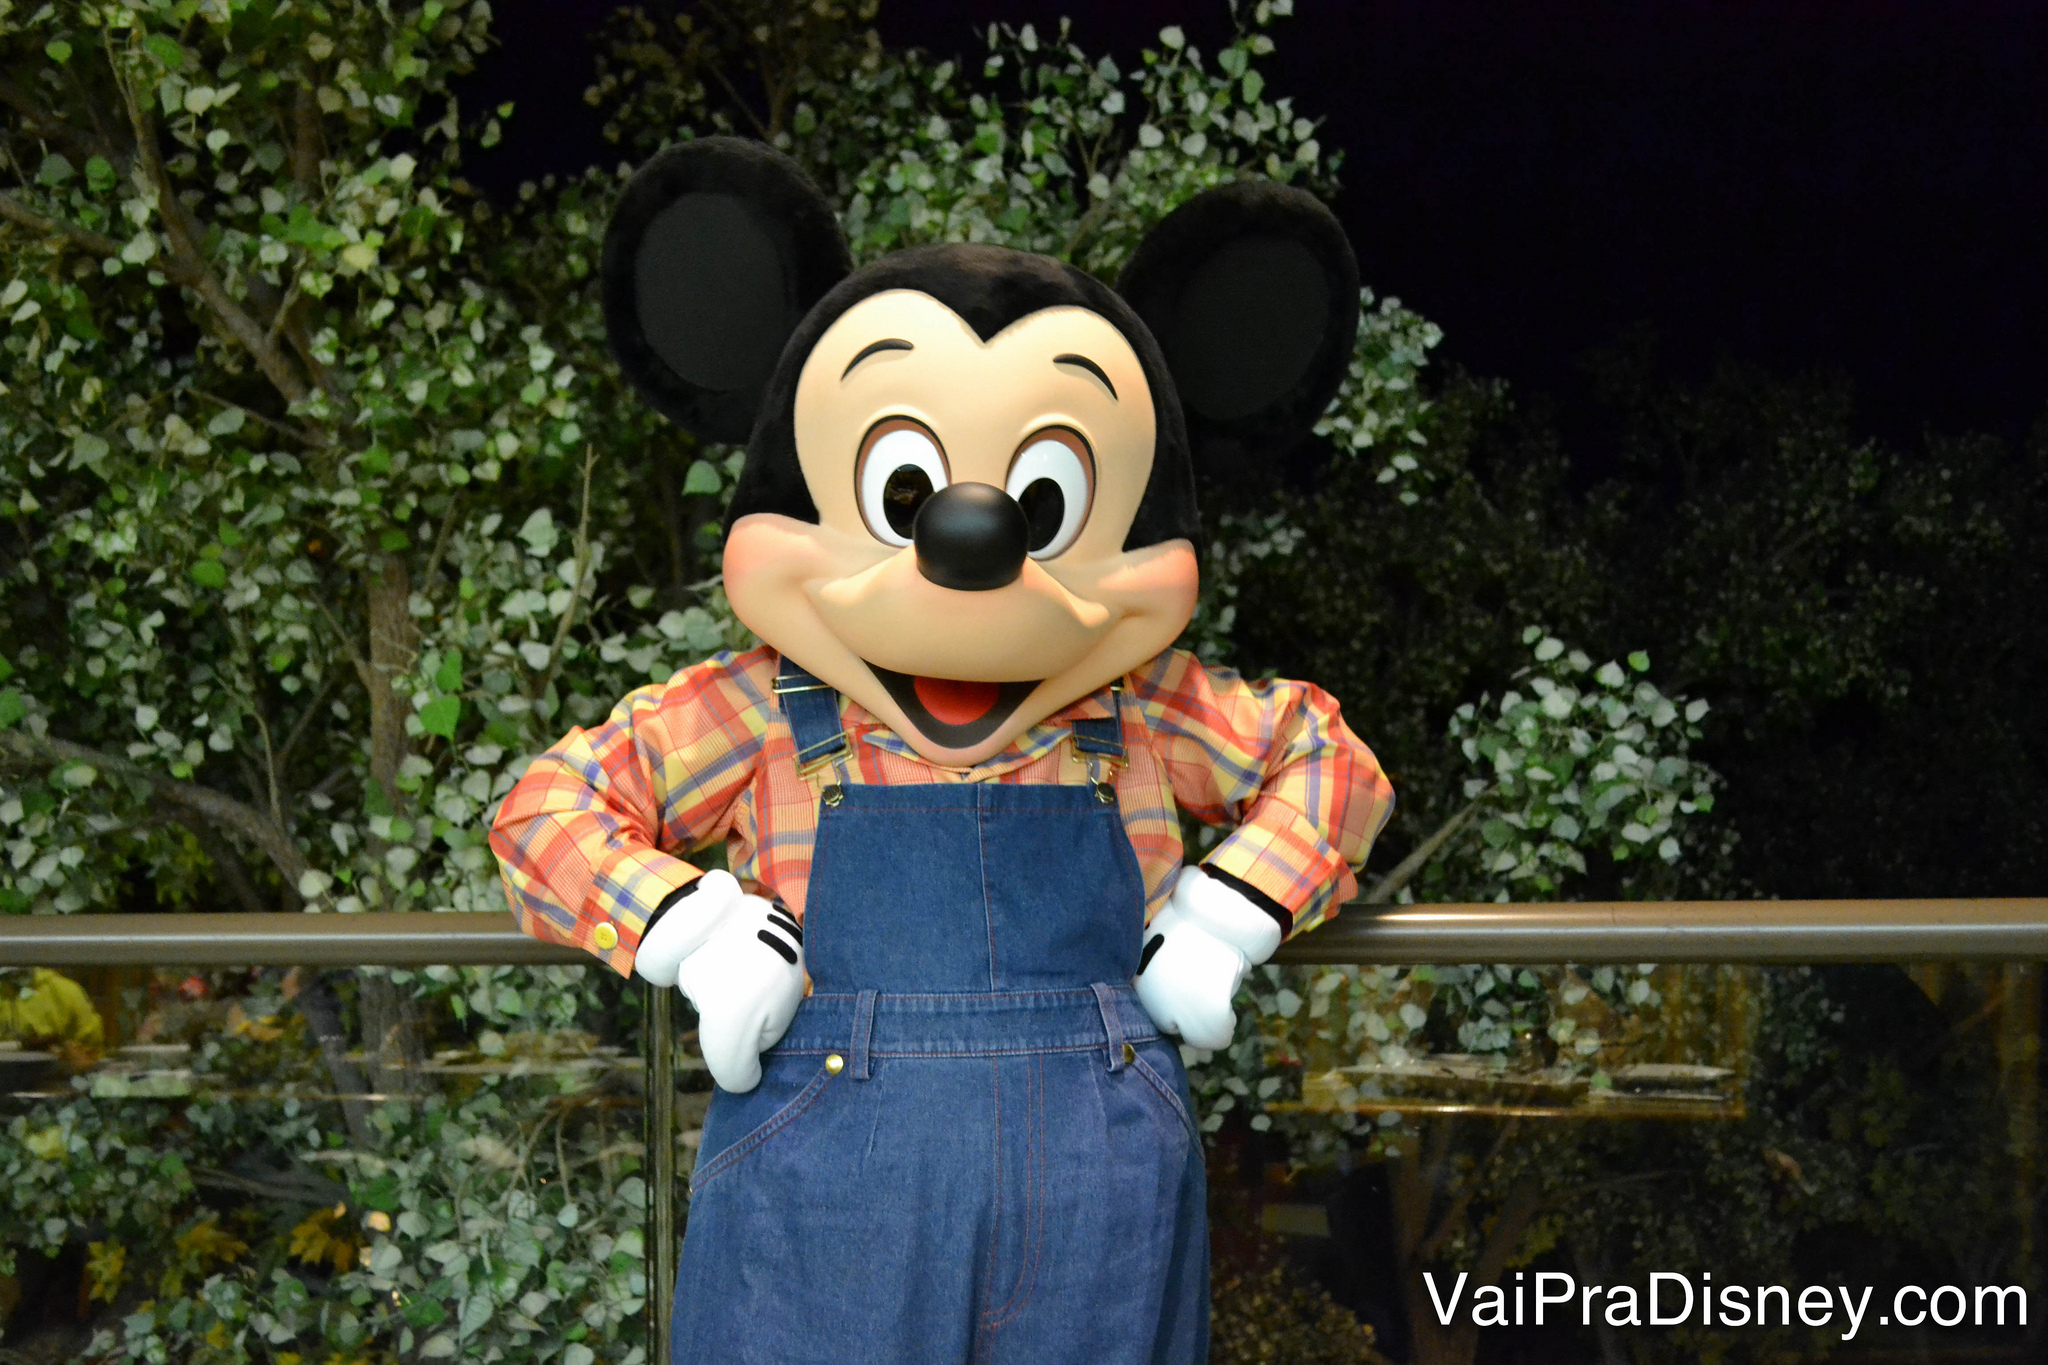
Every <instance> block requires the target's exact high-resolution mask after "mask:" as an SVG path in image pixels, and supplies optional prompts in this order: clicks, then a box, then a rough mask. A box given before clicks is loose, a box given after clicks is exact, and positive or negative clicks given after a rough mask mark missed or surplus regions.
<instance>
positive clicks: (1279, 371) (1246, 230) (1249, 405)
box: [1117, 180, 1358, 468]
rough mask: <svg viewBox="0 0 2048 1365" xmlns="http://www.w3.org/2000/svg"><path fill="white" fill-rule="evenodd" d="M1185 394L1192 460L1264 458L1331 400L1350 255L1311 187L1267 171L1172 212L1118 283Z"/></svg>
mask: <svg viewBox="0 0 2048 1365" xmlns="http://www.w3.org/2000/svg"><path fill="white" fill-rule="evenodd" d="M1117 292H1118V293H1120V294H1122V295H1123V296H1124V298H1125V300H1126V301H1128V302H1129V303H1130V305H1131V308H1132V310H1133V311H1134V312H1136V313H1137V315H1138V316H1139V317H1140V318H1142V319H1144V321H1145V325H1146V326H1147V327H1148V328H1150V329H1151V331H1152V335H1153V336H1154V337H1155V338H1157V339H1158V342H1159V348H1160V350H1162V351H1163V352H1164V353H1165V355H1166V365H1167V369H1168V370H1170V371H1171V372H1172V374H1173V382H1174V386H1175V387H1176V388H1177V389H1179V391H1180V402H1181V409H1182V411H1183V412H1184V413H1185V414H1186V417H1187V426H1188V445H1189V447H1190V449H1191V451H1192V453H1193V454H1194V457H1195V460H1196V463H1197V465H1198V466H1209V467H1212V468H1213V467H1215V466H1216V465H1217V464H1218V462H1220V461H1228V460H1233V459H1243V458H1247V457H1258V456H1263V455H1270V454H1273V453H1275V452H1277V451H1279V450H1282V449H1284V448H1286V447H1287V446H1288V445H1290V444H1292V443H1293V442H1294V441H1295V440H1297V439H1299V438H1300V437H1301V436H1303V435H1305V434H1306V433H1307V432H1308V430H1309V429H1310V428H1311V427H1313V426H1314V425H1315V422H1316V419H1317V418H1318V417H1320V416H1321V415H1322V412H1323V409H1324V408H1325V407H1327V406H1329V402H1330V399H1331V397H1332V396H1333V395H1334V394H1335V393H1336V392H1337V385H1338V384H1339V383H1340V382H1342V380H1343V378H1344V372H1345V369H1346V367H1347V365H1348V364H1349V361H1350V358H1351V352H1352V349H1353V346H1354V345H1355V344H1356V337H1357V329H1358V261H1357V259H1356V258H1355V257H1354V256H1353V255H1352V254H1351V243H1350V242H1349V241H1347V240H1346V239H1345V236H1344V229H1343V228H1342V227H1341V226H1339V225H1338V222H1337V219H1336V217H1335V215H1333V214H1332V213H1331V212H1330V211H1329V210H1328V209H1327V208H1325V207H1323V205H1322V202H1321V201H1320V200H1318V199H1317V198H1316V197H1315V196H1314V195H1312V194H1309V193H1307V192H1306V191H1304V190H1298V189H1294V188H1291V187H1289V186H1286V185H1281V184H1277V183H1275V182H1273V181H1270V180H1240V181H1237V182H1235V183H1234V184H1229V185H1221V186H1218V187H1217V188H1215V189H1212V190H1206V191H1204V192H1203V193H1201V194H1198V195H1196V196H1195V197H1194V198H1193V199H1190V200H1188V201H1187V202H1186V203H1185V204H1182V205H1181V206H1180V207H1179V208H1177V209H1175V210H1174V211H1173V212H1172V213H1170V214H1168V215H1167V216H1166V218H1165V219H1163V220H1162V221H1161V222H1160V223H1159V224H1158V225H1157V226H1156V227H1154V228H1153V229H1152V231H1151V232H1149V233H1147V234H1146V236H1145V240H1144V241H1143V242H1141V243H1139V245H1138V250H1137V253H1136V254H1135V255H1134V256H1132V258H1131V262H1130V264H1129V265H1127V266H1125V267H1124V271H1123V275H1122V277H1121V278H1120V279H1118V281H1117Z"/></svg>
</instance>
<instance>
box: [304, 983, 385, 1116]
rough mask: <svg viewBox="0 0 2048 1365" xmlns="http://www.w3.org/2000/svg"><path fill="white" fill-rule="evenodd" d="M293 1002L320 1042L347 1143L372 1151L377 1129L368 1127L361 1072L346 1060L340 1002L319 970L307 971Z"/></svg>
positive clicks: (367, 1105) (346, 1048) (345, 1044)
mask: <svg viewBox="0 0 2048 1365" xmlns="http://www.w3.org/2000/svg"><path fill="white" fill-rule="evenodd" d="M296 1003H297V1005H298V1007H299V1013H300V1014H302V1015H304V1016H305V1017H306V1025H307V1027H309V1028H310V1029H312V1031H313V1039H314V1041H315V1042H317V1043H319V1045H320V1055H321V1057H322V1058H323V1059H324V1060H325V1061H326V1063H327V1075H328V1077H329V1079H330V1080H331V1081H332V1082H333V1083H334V1090H335V1093H336V1094H337V1095H338V1096H340V1097H341V1115H342V1118H343V1120H344V1121H345V1122H346V1123H347V1124H348V1136H349V1142H350V1143H351V1144H352V1145H353V1146H354V1147H355V1148H356V1149H357V1150H358V1151H364V1152H367V1151H373V1150H375V1148H376V1145H377V1144H376V1132H375V1130H374V1129H372V1128H371V1127H370V1106H369V1103H368V1101H366V1100H365V1099H363V1098H362V1096H363V1093H364V1086H363V1073H362V1072H361V1071H360V1070H358V1069H357V1068H356V1064H355V1063H354V1062H352V1061H350V1060H349V1055H348V1030H347V1029H345V1028H343V1027H342V1024H341V1002H340V1001H338V1000H336V999H335V998H334V992H333V991H331V990H329V989H328V988H327V982H326V981H325V980H323V979H322V978H321V975H320V973H318V972H315V971H309V972H307V973H306V974H305V976H304V978H303V982H302V984H301V985H300V987H299V993H298V996H297V998H296Z"/></svg>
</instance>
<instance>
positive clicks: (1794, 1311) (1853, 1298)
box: [1422, 1270, 2027, 1341]
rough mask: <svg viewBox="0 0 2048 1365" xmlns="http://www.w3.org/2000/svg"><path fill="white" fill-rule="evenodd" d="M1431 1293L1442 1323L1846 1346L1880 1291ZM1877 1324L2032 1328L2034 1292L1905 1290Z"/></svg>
mask: <svg viewBox="0 0 2048 1365" xmlns="http://www.w3.org/2000/svg"><path fill="white" fill-rule="evenodd" d="M1422 1278H1423V1281H1424V1287H1425V1288H1426V1289H1428V1291H1429V1297H1430V1301H1431V1304H1432V1305H1433V1308H1434V1311H1435V1313H1436V1317H1437V1321H1438V1323H1439V1324H1440V1325H1442V1326H1445V1327H1448V1326H1450V1325H1451V1324H1452V1323H1453V1322H1454V1321H1457V1320H1458V1319H1459V1318H1461V1317H1462V1318H1465V1319H1466V1320H1468V1321H1470V1322H1471V1323H1473V1324H1474V1325H1476V1326H1479V1327H1543V1326H1549V1325H1563V1324H1577V1325H1579V1326H1583V1327H1593V1326H1597V1325H1599V1324H1601V1323H1605V1324H1606V1325H1607V1326H1609V1327H1677V1326H1681V1325H1684V1324H1692V1325H1695V1326H1699V1327H1779V1326H1783V1327H1790V1326H1793V1325H1795V1324H1798V1325H1804V1326H1807V1327H1828V1326H1837V1327H1839V1328H1840V1329H1841V1335H1842V1340H1843V1341H1854V1340H1855V1339H1856V1334H1857V1333H1858V1332H1860V1331H1862V1330H1863V1328H1864V1325H1865V1324H1866V1323H1867V1322H1870V1321H1872V1320H1873V1319H1872V1317H1871V1312H1872V1308H1873V1304H1872V1300H1873V1298H1874V1297H1876V1292H1877V1291H1875V1290H1874V1289H1873V1288H1871V1287H1870V1286H1868V1285H1865V1286H1864V1287H1863V1288H1862V1289H1860V1290H1859V1289H1851V1288H1850V1287H1849V1286H1847V1285H1819V1284H1810V1285H1806V1286H1804V1287H1803V1288H1798V1289H1794V1288H1791V1287H1789V1286H1786V1285H1782V1284H1732V1283H1720V1284H1717V1283H1715V1281H1714V1277H1713V1275H1712V1273H1711V1272H1706V1271H1702V1272H1700V1273H1699V1274H1697V1275H1682V1274H1679V1273H1677V1272H1675V1271H1669V1270H1659V1271H1655V1272H1652V1274H1651V1275H1650V1279H1649V1283H1648V1284H1646V1285H1642V1286H1637V1285H1632V1284H1613V1285H1600V1284H1581V1283H1579V1282H1578V1280H1577V1279H1576V1278H1574V1277H1573V1276H1571V1275H1568V1274H1566V1273H1565V1272H1563V1271H1561V1270H1540V1271H1536V1272H1534V1273H1530V1272H1526V1271H1516V1272H1515V1276H1514V1281H1513V1283H1511V1284H1489V1285H1482V1286H1480V1287H1479V1288H1477V1289H1475V1290H1473V1291H1472V1292H1471V1294H1470V1295H1469V1296H1468V1295H1467V1293H1466V1288H1467V1284H1468V1282H1469V1280H1470V1278H1471V1277H1470V1276H1469V1275H1467V1274H1466V1273H1464V1272H1460V1273H1459V1275H1458V1277H1457V1278H1456V1279H1455V1280H1450V1281H1449V1282H1448V1283H1439V1282H1438V1279H1437V1276H1436V1274H1435V1273H1434V1272H1432V1271H1424V1272H1423V1276H1422ZM1875 1307H1876V1317H1875V1319H1874V1321H1875V1323H1876V1325H1877V1326H1879V1327H1892V1326H1899V1327H1927V1326H1934V1327H1961V1326H1965V1325H1968V1326H1972V1327H2004V1326H2014V1327H2024V1326H2026V1325H2027V1292H2026V1290H2025V1289H2023V1288H2021V1287H2020V1286H2019V1285H1979V1286H1976V1287H1974V1288H1972V1289H1964V1288H1962V1287H1961V1286H1959V1285H1952V1284H1944V1285H1935V1286H1932V1287H1928V1286H1922V1285H1913V1284H1908V1285H1902V1286H1900V1287H1899V1288H1898V1289H1896V1290H1895V1291H1893V1293H1892V1294H1891V1297H1890V1299H1889V1301H1885V1300H1882V1299H1879V1300H1878V1302H1877V1304H1876V1305H1875Z"/></svg>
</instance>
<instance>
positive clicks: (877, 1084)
mask: <svg viewBox="0 0 2048 1365" xmlns="http://www.w3.org/2000/svg"><path fill="white" fill-rule="evenodd" d="M776 688H777V692H778V693H779V694H780V697H781V704H782V707H783V710H784V713H785V714H786V715H787V716H788V718H789V722H790V726H791V729H792V730H793V732H794V735H795V740H796V747H797V752H798V756H799V760H800V761H802V762H805V763H815V762H818V761H820V760H822V759H824V758H826V757H828V756H832V755H838V756H840V757H842V758H843V757H845V756H846V754H847V740H846V737H845V736H844V735H843V734H842V733H841V731H840V726H839V698H838V695H837V694H836V693H834V692H833V691H831V690H830V689H829V688H828V687H826V686H825V685H823V684H821V683H818V682H817V680H816V679H814V678H811V677H810V675H808V674H806V673H804V672H802V671H801V670H799V669H797V668H796V667H795V666H794V665H792V664H790V663H788V662H787V661H784V663H783V667H782V677H781V678H779V679H778V680H777V684H776ZM1073 743H1074V744H1075V747H1076V748H1077V749H1078V750H1080V751H1081V752H1082V753H1083V754H1087V755H1090V756H1091V757H1090V761H1091V762H1097V763H1100V762H1103V761H1105V760H1107V761H1112V762H1113V761H1115V760H1118V759H1121V757H1122V755H1123V745H1122V741H1121V729H1120V725H1119V722H1118V720H1117V719H1115V718H1111V719H1106V720H1094V721H1090V720H1082V721H1077V722H1075V724H1074V739H1073ZM1099 775H1100V774H1098V776H1099ZM819 816H820V818H819V824H818V831H817V842H816V845H815V849H814V856H813V862H812V865H811V879H810V890H809V894H808V898H807V903H806V910H805V916H804V926H803V927H804V951H805V957H806V962H807V966H808V968H809V970H810V973H811V977H812V981H813V992H812V994H811V995H810V996H809V997H808V998H807V999H806V1000H805V1001H804V1002H803V1004H802V1006H801V1007H800V1008H799V1009H798V1010H797V1014H796V1019H795V1021H794V1022H793V1023H792V1024H791V1025H790V1028H789V1031H788V1033H787V1034H785V1035H784V1037H783V1039H782V1041H781V1042H780V1043H779V1044H778V1045H777V1046H775V1047H774V1048H772V1049H770V1050H769V1051H768V1052H766V1053H764V1054H763V1055H762V1058H761V1066H762V1079H761V1084H760V1085H759V1086H758V1087H757V1088H756V1089H754V1090H752V1091H750V1092H749V1093H747V1094H744V1095H735V1094H731V1093H729V1092H727V1091H724V1090H720V1091H718V1092H717V1093H716V1094H715V1095H714V1096H713V1098H712V1102H711V1109H710V1113H709V1116H708V1118H707V1120H706V1123H705V1128H704V1137H703V1144H702V1146H701V1148H700V1150H699V1155H698V1161H697V1167H696V1171H695V1173H694V1174H693V1175H692V1177H691V1180H690V1217H689V1229H688V1235H687V1236H686V1237H685V1238H684V1242H683V1250H682V1257H681V1266H680V1273H679V1275H678V1278H677V1285H676V1305H675V1329H674V1330H675V1334H674V1340H673V1359H674V1362H675V1365H711V1363H712V1362H718V1363H719V1365H726V1362H730V1363H731V1365H798V1363H799V1362H802V1363H804V1365H810V1363H812V1362H815V1363H816V1365H969V1362H975V1363H976V1365H979V1362H1006V1363H1008V1365H1198V1363H1199V1362H1202V1361H1205V1360H1206V1359H1207V1358H1208V1337H1209V1250H1208V1234H1207V1225H1206V1216H1205V1209H1204V1199H1205V1186H1204V1181H1203V1173H1202V1152H1201V1141H1200V1137H1199V1135H1198V1134H1197V1133H1196V1130H1195V1126H1194V1123H1193V1122H1192V1120H1191V1119H1190V1116H1189V1115H1190V1110H1189V1101H1188V1094H1187V1080H1186V1075H1185V1073H1184V1072H1183V1070H1182V1068H1181V1062H1180V1054H1179V1051H1178V1049H1177V1047H1176V1046H1175V1045H1174V1043H1173V1042H1172V1041H1170V1040H1168V1039H1165V1038H1162V1037H1161V1036H1160V1035H1159V1032H1158V1030H1157V1029H1156V1028H1154V1026H1153V1024H1152V1021H1151V1020H1150V1019H1149V1018H1148V1017H1147V1016H1146V1014H1145V1012H1144V1010H1143V1009H1142V1008H1141V1007H1140V1006H1139V1004H1138V999H1137V993H1136V992H1135V990H1134V989H1133V988H1132V986H1131V977H1132V975H1133V973H1134V972H1135V971H1136V969H1137V965H1138V951H1139V941H1140V938H1141V936H1142V931H1143V920H1144V904H1145V895H1144V887H1143V883H1142V882H1141V880H1140V878H1139V874H1138V864H1137V858H1136V856H1135V855H1134V854H1133V853H1132V851H1131V845H1130V841H1129V839H1128V838H1127V837H1126V836H1125V833H1124V827H1123V822H1122V820H1121V819H1120V818H1119V816H1118V812H1117V806H1116V798H1115V794H1114V790H1113V788H1111V787H1109V786H1108V785H1107V784H1100V783H1098V784H1091V785H1080V786H1064V785H1049V784H1011V783H998V782H966V783H957V784H936V783H935V784H917V785H910V786H877V785H867V784H861V783H850V782H847V783H834V784H833V785H831V786H828V787H827V788H826V789H825V793H824V800H823V804H822V806H821V808H820V811H819Z"/></svg>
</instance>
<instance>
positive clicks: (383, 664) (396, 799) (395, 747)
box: [363, 555, 419, 812]
mask: <svg viewBox="0 0 2048 1365" xmlns="http://www.w3.org/2000/svg"><path fill="white" fill-rule="evenodd" d="M364 580H365V581H364V585H363V586H364V588H365V590H366V596H367V601H368V615H369V625H370V662H369V668H368V672H367V675H366V676H365V677H364V679H363V686H364V688H365V689H366V690H367V691H368V692H369V694H370V780H371V781H373V782H375V783H376V784H377V787H378V789H379V790H380V791H381V792H382V793H383V795H384V800H385V801H386V802H387V803H388V804H389V805H390V807H391V809H392V811H393V812H396V811H397V810H398V808H399V806H400V792H399V790H398V769H399V765H400V764H402V763H404V762H405V756H406V754H407V752H408V751H409V750H410V748H411V746H410V745H409V744H408V743H407V739H406V733H405V718H406V716H407V715H409V714H410V713H411V710H412V703H411V701H410V699H408V698H406V697H402V696H400V695H399V694H398V689H397V688H396V687H395V686H394V682H395V680H396V679H397V677H398V675H399V674H401V673H404V672H406V671H407V670H408V669H410V668H411V667H412V662H413V657H414V655H415V654H416V653H417V652H418V650H419V630H418V628H417V627H415V626H414V625H413V620H412V609H411V605H410V604H411V601H412V580H411V578H410V577H409V576H408V575H407V573H406V569H405V561H404V560H402V559H400V558H399V557H398V556H397V555H379V556H377V557H376V558H375V559H373V560H372V561H371V562H370V567H369V569H368V570H367V571H366V572H365V574H364Z"/></svg>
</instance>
